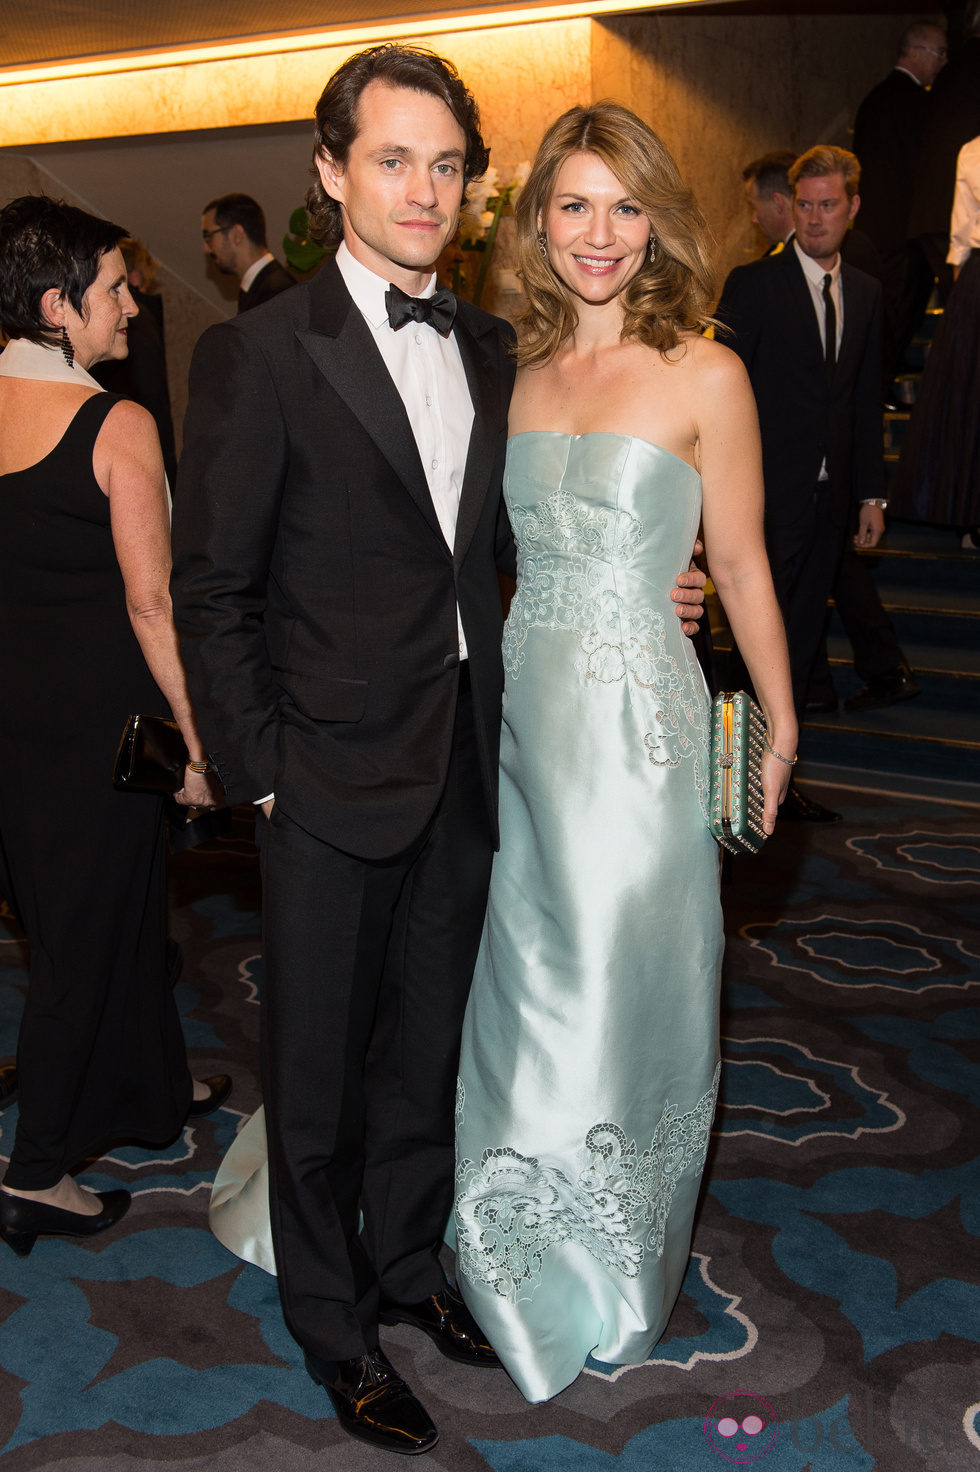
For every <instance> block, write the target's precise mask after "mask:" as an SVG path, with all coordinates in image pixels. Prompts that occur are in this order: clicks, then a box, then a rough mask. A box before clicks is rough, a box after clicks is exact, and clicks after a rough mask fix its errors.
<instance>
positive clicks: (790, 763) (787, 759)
mask: <svg viewBox="0 0 980 1472" xmlns="http://www.w3.org/2000/svg"><path fill="white" fill-rule="evenodd" d="M762 744H763V746H764V747H765V748H766V751H768V753H769V755H770V756H774V757H775V758H776V760H777V762H782V764H783V766H784V767H795V766H796V763H797V761H798V760H799V758H798V757H795V756H783V754H782V752H781V751H777V750H776V748H775V747H774V746H771V745H770V743H769V737H768V736H763V738H762Z"/></svg>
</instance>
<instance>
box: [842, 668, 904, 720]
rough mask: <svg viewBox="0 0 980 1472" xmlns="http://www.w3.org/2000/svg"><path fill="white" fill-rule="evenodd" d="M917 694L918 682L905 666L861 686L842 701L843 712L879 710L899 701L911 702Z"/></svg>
mask: <svg viewBox="0 0 980 1472" xmlns="http://www.w3.org/2000/svg"><path fill="white" fill-rule="evenodd" d="M918 694H919V682H918V680H917V679H916V678H915V676H914V675H913V673H912V671H911V670H910V669H909V667H908V665H907V664H900V665H899V666H898V669H895V670H889V671H888V673H887V674H886V675H878V676H877V678H876V679H874V680H869V681H868V683H867V684H866V685H862V686H861V689H860V690H859V691H858V692H857V694H856V695H849V696H848V697H847V699H846V700H845V701H844V709H845V710H880V709H882V708H883V707H884V706H886V705H895V704H897V702H898V701H900V700H912V699H913V698H914V697H915V696H916V695H918Z"/></svg>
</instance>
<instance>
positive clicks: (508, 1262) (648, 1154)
mask: <svg viewBox="0 0 980 1472" xmlns="http://www.w3.org/2000/svg"><path fill="white" fill-rule="evenodd" d="M720 1077H721V1064H719V1065H718V1066H717V1068H716V1069H715V1074H714V1079H713V1082H712V1086H711V1088H710V1089H709V1090H708V1091H707V1092H706V1093H705V1094H703V1095H702V1097H701V1098H700V1099H699V1100H698V1102H697V1104H696V1105H695V1106H694V1108H693V1109H692V1110H691V1111H690V1113H688V1114H682V1115H678V1113H677V1110H676V1109H675V1108H674V1107H673V1106H672V1105H671V1104H669V1103H668V1104H666V1105H665V1107H664V1111H663V1114H662V1115H661V1117H660V1121H659V1123H658V1125H657V1128H656V1130H655V1131H654V1136H653V1140H652V1142H651V1144H650V1147H649V1149H647V1150H644V1151H643V1152H642V1154H641V1153H639V1152H638V1150H637V1146H636V1141H635V1140H629V1139H627V1137H626V1135H625V1134H624V1132H623V1131H622V1130H621V1129H620V1128H619V1126H618V1125H615V1124H597V1125H593V1127H592V1129H590V1130H589V1132H588V1134H587V1136H586V1139H585V1146H584V1151H583V1155H584V1157H585V1159H584V1164H583V1168H582V1170H581V1171H580V1173H579V1175H578V1176H577V1178H576V1179H575V1180H570V1179H569V1177H568V1175H566V1173H565V1172H564V1171H562V1170H559V1169H558V1168H557V1167H555V1166H548V1165H543V1164H542V1163H541V1162H540V1161H539V1160H537V1159H535V1157H534V1156H529V1155H521V1154H519V1153H518V1151H516V1150H512V1149H510V1148H509V1147H507V1146H501V1147H498V1148H496V1149H490V1150H485V1151H484V1152H483V1156H482V1158H481V1160H480V1163H479V1165H477V1164H475V1162H474V1161H472V1160H461V1161H460V1162H459V1163H458V1165H457V1169H456V1183H457V1196H456V1206H455V1213H456V1233H457V1252H458V1254H459V1260H460V1266H461V1269H462V1271H463V1273H464V1275H465V1276H466V1277H467V1278H468V1279H469V1280H470V1281H471V1282H480V1283H485V1284H486V1285H487V1286H488V1287H490V1288H492V1289H493V1291H494V1292H495V1293H497V1294H498V1295H499V1296H500V1297H502V1298H508V1299H510V1300H511V1301H516V1300H517V1299H518V1298H519V1297H524V1298H527V1297H529V1296H531V1295H532V1294H533V1292H534V1288H535V1286H536V1284H537V1281H538V1279H539V1278H540V1274H541V1268H542V1265H543V1262H544V1258H545V1254H546V1253H547V1252H548V1251H549V1250H550V1249H551V1248H552V1247H557V1246H559V1245H560V1244H561V1243H563V1242H570V1241H571V1242H577V1243H578V1244H579V1245H580V1246H582V1247H584V1248H585V1249H586V1250H587V1251H588V1252H589V1253H590V1254H591V1255H592V1257H594V1258H595V1259H596V1261H597V1262H599V1263H600V1264H601V1265H602V1266H603V1267H604V1268H609V1269H613V1270H615V1271H617V1272H620V1273H622V1274H623V1276H624V1277H626V1278H635V1277H637V1276H638V1275H639V1272H640V1268H641V1265H642V1262H643V1259H644V1257H645V1256H646V1254H647V1253H653V1254H654V1255H655V1256H656V1257H660V1256H661V1255H662V1253H663V1248H664V1234H665V1232H666V1228H667V1218H668V1216H669V1215H670V1208H671V1203H672V1201H673V1198H674V1192H675V1190H676V1188H677V1183H678V1181H679V1180H680V1177H681V1175H682V1174H683V1173H684V1172H685V1171H691V1172H692V1173H693V1174H694V1175H696V1176H700V1174H701V1172H702V1170H703V1169H704V1161H705V1155H706V1154H707V1149H708V1138H709V1135H710V1131H711V1121H712V1119H713V1118H714V1112H715V1102H716V1099H717V1096H718V1083H719V1079H720ZM464 1114H465V1094H464V1090H463V1085H462V1082H461V1081H460V1083H459V1085H458V1092H457V1129H459V1127H460V1126H461V1125H462V1123H463V1120H464ZM639 1222H642V1223H644V1224H645V1225H647V1226H649V1228H650V1230H649V1231H648V1232H647V1233H646V1234H645V1235H644V1236H641V1235H639V1234H638V1233H636V1232H635V1231H634V1228H635V1227H636V1225H637V1223H639ZM522 1290H523V1291H522Z"/></svg>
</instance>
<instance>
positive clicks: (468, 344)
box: [453, 311, 501, 563]
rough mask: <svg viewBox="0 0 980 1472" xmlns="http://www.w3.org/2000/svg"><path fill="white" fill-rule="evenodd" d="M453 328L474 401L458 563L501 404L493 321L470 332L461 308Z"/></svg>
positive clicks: (481, 491)
mask: <svg viewBox="0 0 980 1472" xmlns="http://www.w3.org/2000/svg"><path fill="white" fill-rule="evenodd" d="M453 332H454V335H455V337H456V342H457V344H458V346H459V355H460V357H461V358H462V360H463V370H464V372H465V374H466V383H467V386H468V388H469V391H470V398H471V399H472V401H473V428H472V430H471V431H470V443H469V448H468V450H467V452H466V470H465V473H464V475H463V487H462V490H461V492H460V497H459V511H458V512H457V516H456V543H455V546H454V548H453V558H454V560H455V561H456V562H457V563H459V562H461V561H462V559H463V557H464V556H465V555H466V549H467V547H468V546H469V544H470V540H471V538H472V536H473V533H474V531H475V530H476V526H477V522H478V521H479V519H480V513H481V511H482V510H483V503H484V501H485V500H486V497H487V489H488V487H489V485H490V477H491V475H492V474H493V469H494V463H495V460H496V453H495V452H496V448H497V437H498V435H499V433H500V431H501V425H500V422H499V416H500V413H501V407H500V386H499V382H498V375H499V369H498V365H497V362H496V358H495V355H494V353H493V352H492V351H491V346H492V344H493V342H494V333H495V329H494V328H493V326H492V324H489V323H488V324H487V330H486V332H484V333H482V334H479V335H477V334H475V333H473V332H471V330H470V328H469V326H468V325H467V323H466V321H465V319H464V314H463V312H462V311H461V312H460V313H459V314H458V315H457V318H456V325H455V327H454V328H453Z"/></svg>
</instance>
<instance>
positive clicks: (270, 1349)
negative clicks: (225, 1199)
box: [0, 791, 980, 1472]
mask: <svg viewBox="0 0 980 1472" xmlns="http://www.w3.org/2000/svg"><path fill="white" fill-rule="evenodd" d="M820 796H821V797H822V798H824V799H825V800H826V799H830V800H833V799H834V794H833V793H829V792H827V791H821V792H820ZM838 796H839V798H840V800H839V801H837V802H836V803H835V805H836V806H840V807H843V809H844V812H845V817H846V822H845V823H844V824H842V825H841V826H840V827H838V828H831V829H828V830H826V831H820V830H814V829H812V828H810V827H808V826H805V825H795V826H794V825H791V824H784V825H783V826H782V828H781V830H780V832H779V833H778V834H777V837H776V838H775V839H774V841H773V842H772V843H771V844H770V845H769V846H768V848H767V850H766V851H765V852H764V854H763V855H762V856H761V857H760V858H759V859H751V860H750V859H743V860H739V861H737V862H736V865H735V874H734V879H733V882H732V883H731V884H730V885H729V886H728V887H727V889H726V908H727V914H728V933H729V946H728V955H727V961H726V988H725V1015H724V1019H723V1029H722V1030H723V1035H724V1041H723V1052H724V1057H725V1060H726V1069H725V1072H724V1078H723V1095H722V1105H721V1108H720V1111H719V1115H718V1118H717V1120H716V1128H715V1135H714V1138H713V1143H712V1149H711V1152H710V1155H709V1162H708V1171H707V1176H706V1181H707V1185H706V1190H705V1192H704V1197H703V1204H702V1208H701V1212H700V1217H699V1221H698V1224H697V1230H696V1235H695V1242H694V1254H693V1256H692V1259H691V1264H690V1268H689V1271H688V1274H687V1278H686V1281H685V1287H684V1292H683V1294H682V1297H681V1299H680V1301H679V1303H678V1305H677V1308H676V1310H675V1312H674V1315H673V1317H672V1319H671V1322H670V1326H669V1330H668V1333H667V1336H666V1337H665V1338H664V1340H663V1341H662V1342H661V1343H660V1344H659V1345H658V1346H657V1347H656V1348H655V1349H653V1351H652V1352H651V1356H650V1359H649V1361H648V1363H647V1364H645V1365H643V1366H640V1367H637V1368H635V1369H626V1370H624V1369H616V1368H613V1367H610V1366H603V1365H598V1364H595V1365H590V1366H589V1367H588V1369H587V1371H586V1373H585V1374H583V1375H582V1376H581V1377H580V1379H579V1380H578V1381H577V1382H576V1384H575V1385H574V1386H572V1387H571V1388H570V1389H569V1390H567V1391H566V1392H565V1393H564V1394H563V1395H561V1396H559V1397H558V1398H557V1399H556V1400H555V1401H553V1402H551V1403H549V1404H548V1405H546V1406H539V1407H536V1408H531V1407H528V1406H527V1405H526V1404H525V1403H524V1401H523V1399H522V1397H521V1396H520V1394H519V1393H518V1392H517V1390H516V1389H515V1388H514V1386H513V1385H512V1384H511V1383H510V1381H509V1380H508V1379H507V1377H506V1376H505V1375H504V1374H503V1373H502V1372H499V1373H498V1372H494V1371H490V1372H486V1371H484V1372H477V1371H468V1370H466V1369H464V1368H462V1367H459V1366H453V1365H450V1364H449V1363H448V1362H446V1361H444V1360H442V1359H441V1358H440V1356H439V1355H438V1353H437V1352H436V1350H435V1348H434V1347H433V1346H432V1345H431V1344H430V1343H429V1341H428V1340H426V1339H424V1338H423V1337H422V1336H419V1335H416V1334H414V1333H413V1332H412V1331H410V1330H408V1329H404V1328H399V1329H394V1330H391V1331H387V1332H386V1338H385V1341H384V1342H385V1347H386V1348H387V1350H388V1351H389V1353H390V1355H391V1358H392V1359H393V1360H394V1362H395V1363H396V1364H397V1365H398V1367H399V1368H400V1369H401V1370H402V1371H403V1372H404V1373H405V1375H406V1376H407V1377H408V1378H409V1379H410V1381H411V1383H412V1384H413V1386H414V1387H415V1388H416V1390H417V1391H418V1393H419V1395H420V1396H421V1397H422V1398H423V1400H424V1401H425V1404H426V1406H427V1407H428V1409H429V1410H430V1412H431V1413H432V1415H433V1417H434V1419H435V1420H436V1422H437V1423H438V1425H439V1427H440V1430H441V1433H442V1435H441V1440H440V1443H439V1445H438V1446H437V1447H436V1449H435V1450H434V1451H433V1452H432V1453H431V1454H430V1455H429V1456H428V1458H427V1459H426V1462H425V1465H426V1467H427V1468H432V1469H436V1468H439V1469H451V1472H478V1469H488V1468H489V1469H493V1472H661V1469H662V1472H708V1469H718V1468H721V1467H724V1466H726V1465H736V1466H743V1465H755V1466H761V1467H763V1468H765V1472H864V1469H867V1468H873V1467H878V1468H881V1469H884V1472H907V1469H908V1472H911V1469H924V1468H927V1467H928V1468H930V1469H953V1472H966V1469H968V1468H972V1467H975V1466H980V1380H978V1376H977V1363H978V1359H980V1347H978V1341H980V1287H978V1278H980V1272H978V1265H980V1243H978V1237H980V1169H978V1163H977V1158H976V1157H977V1153H978V1147H980V1138H978V1131H977V1126H976V1121H977V1105H978V1102H980V1009H978V1006H977V1003H978V1000H980V904H978V887H977V881H978V878H980V809H971V808H969V807H959V808H955V807H950V806H946V805H941V804H934V803H922V802H920V803H918V804H917V803H916V801H915V800H914V799H910V800H909V801H907V802H901V801H897V800H894V799H885V798H881V797H877V796H875V795H874V794H869V793H865V794H862V793H858V792H853V791H847V792H842V793H840V794H839V795H838ZM236 824H237V826H236V829H235V831H234V832H233V834H232V836H231V838H230V839H228V840H226V841H224V842H222V843H221V844H219V845H217V846H216V848H215V849H214V850H213V851H211V852H205V853H200V852H194V853H190V854H187V855H184V856H182V857H180V858H179V859H178V860H176V861H175V863H174V867H173V930H174V934H175V936H176V938H177V939H178V940H180V942H181V943H182V945H183V950H184V957H185V966H184V973H183V978H182V980H181V981H180V983H179V988H178V989H179V997H180V1004H181V1008H182V1011H183V1014H184V1019H185V1028H186V1034H187V1040H188V1045H189V1048H190V1050H191V1053H192V1056H193V1060H194V1066H195V1071H196V1072H198V1073H202V1074H205V1073H209V1072H214V1071H217V1070H219V1069H226V1070H227V1071H229V1072H232V1073H234V1075H235V1080H236V1087H235V1091H234V1093H233V1095H232V1098H231V1100H230V1101H229V1106H228V1107H226V1108H225V1109H223V1110H222V1111H220V1112H219V1113H218V1114H217V1115H215V1116H213V1117H212V1118H210V1119H206V1120H202V1121H199V1122H197V1123H196V1124H195V1125H194V1126H193V1127H189V1128H187V1129H185V1131H184V1133H183V1135H182V1137H181V1139H180V1140H178V1141H177V1142H176V1143H175V1144H174V1145H173V1146H172V1147H171V1148H170V1149H169V1150H167V1151H163V1152H158V1153H149V1152H145V1151H141V1150H136V1149H131V1148H126V1149H120V1150H115V1151H113V1152H112V1153H111V1154H110V1155H108V1156H105V1157H103V1158H102V1159H101V1160H99V1161H98V1162H97V1163H95V1164H94V1165H93V1166H92V1168H91V1169H90V1170H89V1171H87V1172H86V1173H85V1175H84V1179H85V1180H86V1181H87V1182H89V1183H90V1184H93V1185H96V1186H109V1185H117V1184H125V1185H126V1186H127V1187H129V1188H130V1189H131V1190H132V1191H133V1192H134V1193H135V1201H134V1205H133V1208H132V1210H131V1211H130V1213H129V1215H128V1217H127V1218H126V1219H125V1221H124V1222H123V1223H122V1224H121V1225H120V1227H118V1228H117V1229H115V1230H113V1231H112V1232H110V1233H108V1234H107V1235H106V1236H105V1237H102V1238H98V1239H95V1240H94V1241H92V1242H90V1243H87V1244H86V1243H82V1244H75V1243H72V1242H70V1241H68V1240H57V1239H45V1240H42V1241H40V1242H39V1243H38V1245H37V1246H36V1247H35V1249H34V1252H33V1254H32V1255H31V1256H30V1257H29V1258H27V1259H23V1260H22V1259H19V1258H16V1257H15V1256H14V1254H13V1253H12V1252H10V1251H8V1250H7V1249H6V1248H5V1247H3V1250H2V1252H0V1466H2V1468H3V1472H28V1469H30V1472H38V1469H46V1468H59V1469H66V1472H130V1469H133V1472H135V1469H139V1472H149V1469H158V1468H159V1469H161V1472H162V1469H164V1468H166V1469H168V1472H173V1469H185V1472H191V1469H195V1472H196V1469H204V1468H207V1469H209V1472H313V1469H317V1472H321V1469H324V1468H329V1469H343V1472H348V1469H350V1472H360V1469H365V1472H368V1469H374V1468H381V1467H382V1466H385V1465H387V1466H391V1465H392V1459H391V1457H390V1456H388V1457H387V1458H386V1457H385V1455H384V1454H382V1453H378V1452H375V1451H373V1450H371V1449H370V1448H368V1447H364V1446H360V1445H358V1444H357V1443H354V1442H351V1441H350V1440H349V1439H348V1438H347V1437H345V1436H344V1434H343V1433H342V1432H341V1431H340V1430H339V1428H338V1426H337V1423H336V1420H335V1419H334V1418H333V1415H332V1413H331V1411H330V1409H329V1407H328V1405H327V1403H326V1401H325V1399H324V1397H323V1394H322V1392H320V1391H318V1390H317V1389H316V1388H315V1387H314V1385H313V1384H312V1382H311V1381H310V1380H309V1379H308V1378H307V1376H306V1374H305V1373H304V1371H303V1370H302V1367H301V1357H300V1353H299V1351H298V1349H297V1347H296V1345H295V1344H294V1343H293V1342H292V1340H291V1339H290V1338H289V1336H288V1335H287V1333H286V1331H285V1329H284V1327H283V1324H282V1320H281V1317H280V1314H279V1309H278V1301H277V1296H276V1291H275V1283H274V1281H273V1279H271V1278H270V1277H268V1276H266V1275H265V1274H263V1273H262V1272H261V1271H260V1270H259V1269H257V1268H253V1267H249V1266H244V1265H242V1264H241V1263H239V1262H238V1261H237V1260H236V1259H235V1258H233V1257H232V1256H230V1254H229V1253H227V1252H226V1251H225V1249H224V1248H222V1247H221V1246H220V1245H219V1244H218V1243H217V1242H216V1241H215V1240H214V1238H213V1237H211V1235H210V1233H209V1232H208V1230H207V1222H206V1210H207V1201H208V1189H209V1181H210V1178H211V1175H212V1173H213V1171H214V1169H215V1166H216V1164H217V1162H218V1160H219V1159H220V1157H221V1154H222V1152H223V1151H224V1149H225V1148H226V1146H227V1144H228V1142H229V1141H230V1140H231V1138H232V1137H233V1135H234V1133H235V1130H236V1128H237V1127H238V1125H239V1123H240V1122H241V1120H242V1118H243V1117H245V1116H246V1115H247V1114H248V1113H249V1112H250V1111H251V1110H252V1109H253V1108H254V1107H255V1105H257V1104H258V1102H259V1095H258V1086H257V1082H256V1061H257V1060H256V1039H257V1034H258V1015H259V1005H258V1003H259V995H260V992H261V985H262V964H261V955H260V948H259V942H258V934H257V907H258V893H257V884H256V875H255V863H254V856H253V854H252V851H251V849H250V847H249V844H248V842H247V830H246V827H245V825H244V820H243V819H242V817H241V816H240V815H239V816H238V817H237V818H236ZM24 975H25V974H24V957H23V948H22V946H21V945H20V944H19V940H18V932H17V929H16V926H15V924H14V922H13V921H12V920H11V919H10V918H9V917H8V918H7V919H5V920H0V1057H2V1056H9V1055H10V1054H11V1053H12V1052H13V1048H14V1043H15V1038H16V1031H17V1024H18V1017H19V1012H20V1007H21V998H22V991H23V986H24ZM14 1120H15V1109H8V1110H7V1111H6V1113H4V1114H3V1115H0V1127H2V1138H0V1152H2V1151H4V1150H6V1149H7V1148H9V1141H10V1139H11V1131H12V1127H13V1124H14ZM0 1247H2V1244H0Z"/></svg>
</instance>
